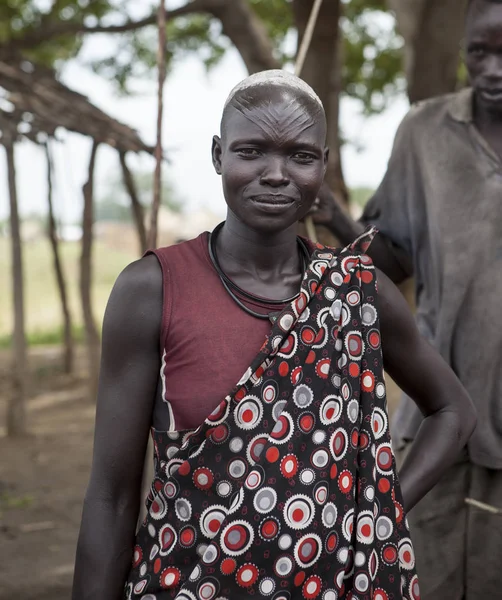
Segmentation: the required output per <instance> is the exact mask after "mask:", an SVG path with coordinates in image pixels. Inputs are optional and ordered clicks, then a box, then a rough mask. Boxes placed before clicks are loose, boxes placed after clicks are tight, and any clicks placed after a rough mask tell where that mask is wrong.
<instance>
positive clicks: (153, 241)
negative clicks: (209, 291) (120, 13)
mask: <svg viewBox="0 0 502 600" xmlns="http://www.w3.org/2000/svg"><path fill="white" fill-rule="evenodd" d="M166 23H167V11H166V5H165V0H160V4H159V10H158V13H157V25H158V30H159V43H158V48H157V70H158V89H157V144H156V146H155V175H154V180H153V202H152V211H151V215H150V232H149V236H148V246H149V247H150V248H155V247H156V246H157V238H158V219H159V208H160V203H161V200H162V198H161V195H162V158H163V152H162V121H163V114H164V82H165V80H166V42H167V40H166V38H167V33H166Z"/></svg>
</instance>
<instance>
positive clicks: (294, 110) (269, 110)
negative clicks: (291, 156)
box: [222, 102, 326, 146]
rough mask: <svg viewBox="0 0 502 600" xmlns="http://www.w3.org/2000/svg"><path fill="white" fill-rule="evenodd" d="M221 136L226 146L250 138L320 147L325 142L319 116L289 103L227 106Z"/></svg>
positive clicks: (321, 116)
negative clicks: (303, 143)
mask: <svg viewBox="0 0 502 600" xmlns="http://www.w3.org/2000/svg"><path fill="white" fill-rule="evenodd" d="M222 133H223V135H224V137H225V138H226V142H227V143H233V142H234V141H236V140H240V141H245V140H248V139H249V140H251V139H254V140H256V141H259V140H262V141H269V142H274V143H278V144H280V145H283V144H288V143H298V142H303V141H304V142H305V143H310V144H319V145H321V146H322V145H324V143H325V139H326V127H325V125H324V119H323V115H322V114H321V113H318V114H312V112H311V111H309V110H307V109H306V108H305V107H304V106H302V105H299V104H297V103H291V102H290V103H288V102H282V103H269V104H264V105H257V106H247V107H239V106H232V107H229V110H228V114H227V118H226V121H225V124H224V132H222Z"/></svg>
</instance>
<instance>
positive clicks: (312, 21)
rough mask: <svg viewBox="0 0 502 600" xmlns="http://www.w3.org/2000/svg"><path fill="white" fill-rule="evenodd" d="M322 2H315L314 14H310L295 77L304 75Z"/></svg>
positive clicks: (320, 0)
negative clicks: (304, 67)
mask: <svg viewBox="0 0 502 600" xmlns="http://www.w3.org/2000/svg"><path fill="white" fill-rule="evenodd" d="M322 2H323V0H315V2H314V6H313V7H312V12H311V13H310V17H309V20H308V23H307V28H306V29H305V33H304V35H303V39H302V43H301V46H300V49H299V50H298V56H297V57H296V64H295V75H296V76H297V77H300V75H301V74H302V71H303V66H304V64H305V59H306V58H307V54H308V52H309V48H310V44H311V42H312V38H313V36H314V30H315V26H316V24H317V19H318V18H319V12H320V10H321V6H322Z"/></svg>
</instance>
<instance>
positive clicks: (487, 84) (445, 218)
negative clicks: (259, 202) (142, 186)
mask: <svg viewBox="0 0 502 600" xmlns="http://www.w3.org/2000/svg"><path fill="white" fill-rule="evenodd" d="M465 61H466V66H467V69H468V72H469V76H470V85H471V87H469V88H467V89H463V90H462V91H459V92H458V93H455V94H451V95H447V96H442V97H438V98H433V99H430V100H427V101H424V102H421V103H419V104H417V105H415V106H413V107H412V108H411V110H410V112H409V114H408V115H407V116H406V117H405V119H404V120H403V122H402V124H401V125H400V127H399V130H398V132H397V135H396V139H395V143H394V148H393V151H392V155H391V158H390V162H389V165H388V170H387V173H386V175H385V177H384V179H383V181H382V183H381V185H380V187H379V189H378V190H377V192H376V193H375V195H374V196H373V198H372V199H371V200H370V201H369V203H368V205H367V207H366V209H365V212H364V214H363V217H362V219H361V221H360V222H354V221H352V220H351V219H350V218H349V217H348V216H347V215H346V214H345V213H344V212H343V211H342V210H341V209H340V208H338V207H337V206H336V203H335V202H334V198H333V196H332V194H331V192H330V191H329V190H328V189H327V188H326V187H323V189H322V191H321V193H320V195H319V199H318V204H317V206H316V208H315V209H314V212H313V216H314V220H315V222H317V223H318V224H322V225H325V226H326V227H327V228H328V229H330V230H331V232H332V233H333V234H334V235H335V236H336V237H338V238H339V240H340V241H341V242H343V243H345V242H348V241H349V240H351V239H353V238H354V237H355V236H356V235H357V234H359V233H360V232H361V231H362V230H363V229H364V227H365V225H366V224H367V223H372V224H374V225H376V226H377V228H378V229H379V231H380V234H381V235H380V236H378V238H379V239H378V243H377V242H376V241H375V242H374V244H373V246H372V249H371V251H370V254H371V255H372V257H373V260H374V262H375V264H376V265H377V266H378V267H380V268H381V269H382V270H383V271H384V272H386V273H387V275H389V276H390V277H391V278H392V279H393V280H394V282H397V283H399V282H401V281H403V280H404V279H406V278H407V277H409V276H412V275H413V277H414V280H415V288H416V289H415V291H416V305H417V314H416V319H417V323H418V326H419V329H420V331H421V333H422V334H423V335H424V336H425V337H426V338H427V339H428V340H429V342H430V343H431V344H432V345H433V346H435V347H436V348H437V349H438V350H439V352H440V353H441V355H442V356H443V357H444V358H445V359H446V360H447V361H448V363H449V364H450V365H451V366H452V367H453V369H454V371H455V372H456V374H457V376H458V377H459V378H460V380H461V381H462V383H463V385H464V386H465V388H466V389H467V391H468V392H469V394H470V396H471V397H472V399H473V401H474V403H475V406H476V408H477V412H478V426H477V429H476V431H475V432H474V434H473V436H472V437H471V439H470V441H469V443H468V447H467V448H466V449H465V453H464V454H463V455H462V456H461V457H459V460H458V463H457V464H456V465H455V466H454V467H452V468H451V469H450V471H449V473H448V474H447V476H445V477H444V478H443V480H442V481H441V482H440V483H439V484H438V485H437V486H436V487H435V488H434V489H433V490H432V491H431V492H430V493H429V494H428V495H427V496H426V497H425V499H424V500H423V501H422V502H421V503H420V504H419V505H418V506H417V507H416V508H415V509H414V510H413V511H412V512H411V513H410V515H409V520H410V525H411V532H412V537H413V540H414V544H415V549H416V554H417V566H418V574H419V578H420V583H421V591H422V600H471V599H473V598H476V599H477V598H480V597H482V596H483V597H493V598H500V597H502V569H501V568H500V557H501V556H502V514H496V513H494V512H490V511H488V510H486V509H485V510H484V509H483V508H480V507H479V505H477V506H472V504H470V503H469V500H470V499H471V500H474V501H477V502H481V503H484V504H486V505H489V506H490V507H495V508H498V509H500V510H501V511H502V0H470V2H469V5H468V9H467V17H466V31H465ZM421 421H422V416H421V414H420V413H419V412H418V411H417V410H416V407H415V405H414V404H413V403H412V402H411V401H410V400H409V398H406V397H403V399H402V402H401V404H400V406H399V408H398V410H397V414H396V418H395V420H394V424H393V440H394V444H395V450H396V453H397V460H398V462H401V460H402V459H403V457H405V456H406V452H407V449H409V446H410V444H411V443H412V442H413V439H414V438H415V437H416V434H417V431H418V429H419V427H420V424H421ZM466 500H468V502H466Z"/></svg>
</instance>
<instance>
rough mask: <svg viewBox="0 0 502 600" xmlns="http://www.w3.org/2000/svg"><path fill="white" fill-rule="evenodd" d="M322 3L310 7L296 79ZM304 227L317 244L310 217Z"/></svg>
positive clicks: (297, 59)
mask: <svg viewBox="0 0 502 600" xmlns="http://www.w3.org/2000/svg"><path fill="white" fill-rule="evenodd" d="M322 2H323V0H315V3H314V6H313V7H312V12H311V13H310V17H309V20H308V23H307V27H306V29H305V33H304V35H303V39H302V43H301V45H300V49H299V50H298V56H297V58H296V65H295V75H296V76H297V77H300V75H301V73H302V71H303V66H304V65H305V60H306V58H307V54H308V51H309V48H310V44H311V42H312V37H313V35H314V30H315V26H316V23H317V19H318V18H319V12H320V10H321V5H322ZM305 227H306V229H307V235H308V236H309V238H310V239H311V240H312V241H313V242H317V233H316V229H315V224H314V219H313V218H312V217H311V216H308V217H306V218H305Z"/></svg>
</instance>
